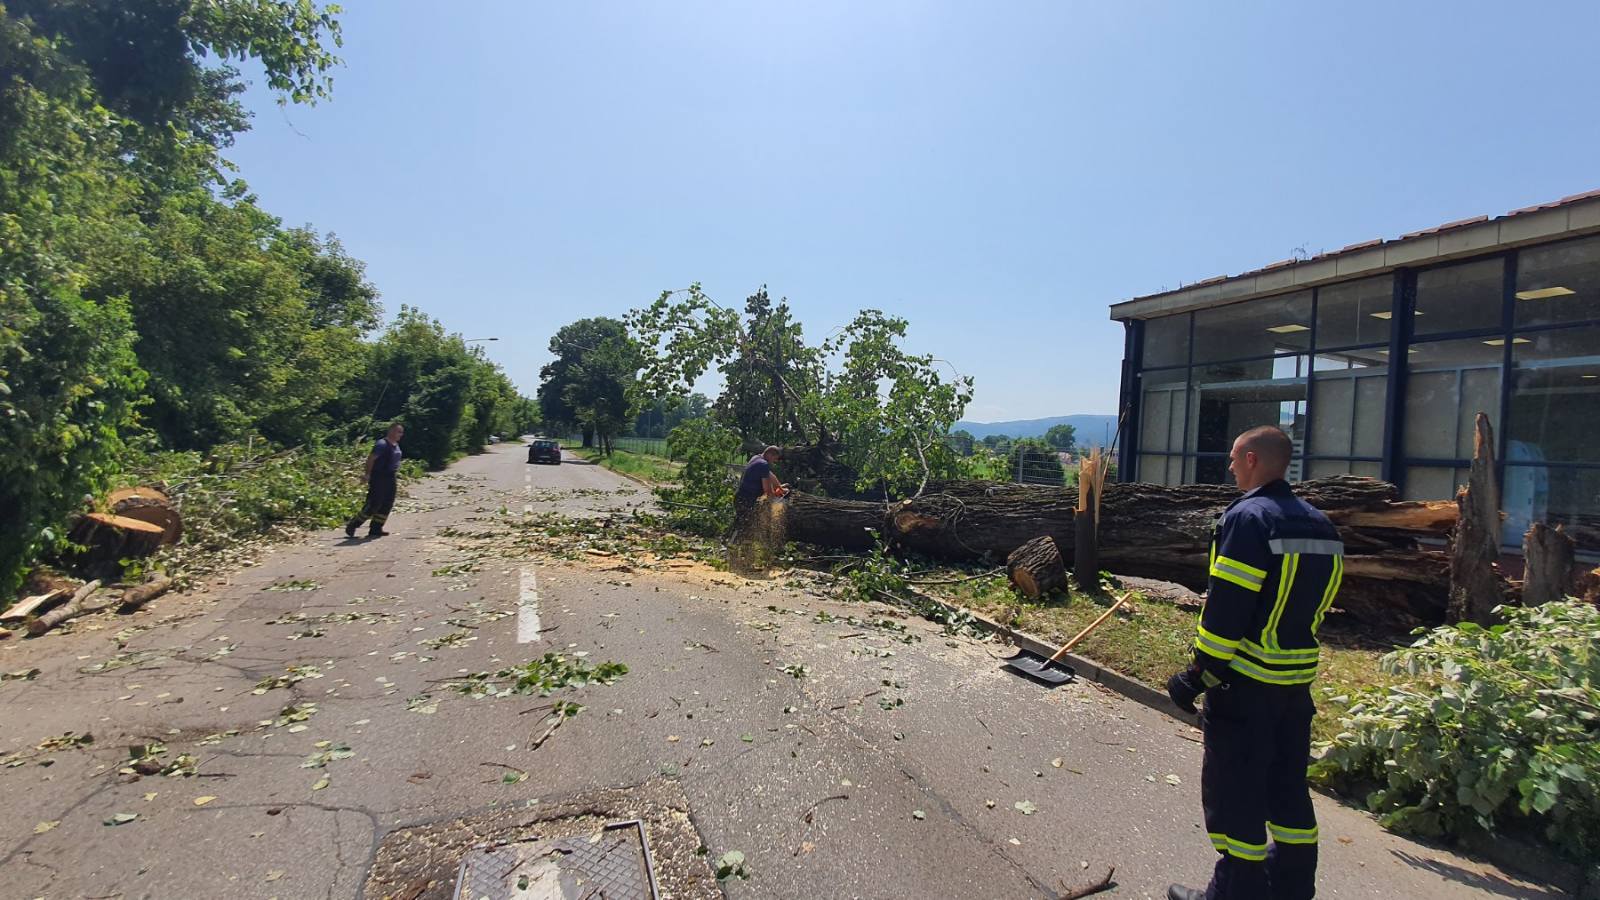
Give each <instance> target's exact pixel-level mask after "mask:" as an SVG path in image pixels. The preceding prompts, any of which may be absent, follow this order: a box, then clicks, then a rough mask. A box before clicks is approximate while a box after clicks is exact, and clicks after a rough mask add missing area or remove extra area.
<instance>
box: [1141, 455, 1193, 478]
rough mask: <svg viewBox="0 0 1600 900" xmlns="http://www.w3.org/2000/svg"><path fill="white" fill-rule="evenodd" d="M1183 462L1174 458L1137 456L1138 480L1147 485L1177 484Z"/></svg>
mask: <svg viewBox="0 0 1600 900" xmlns="http://www.w3.org/2000/svg"><path fill="white" fill-rule="evenodd" d="M1182 467H1183V460H1182V459H1181V458H1179V457H1176V456H1158V455H1155V454H1150V453H1141V454H1139V480H1140V481H1143V482H1145V483H1147V484H1177V483H1178V481H1177V479H1178V477H1179V473H1180V471H1181V469H1182Z"/></svg>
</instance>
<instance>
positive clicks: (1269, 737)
mask: <svg viewBox="0 0 1600 900" xmlns="http://www.w3.org/2000/svg"><path fill="white" fill-rule="evenodd" d="M1293 453H1294V445H1293V443H1292V442H1291V441H1290V439H1289V436H1288V435H1286V434H1284V433H1283V431H1281V430H1280V429H1277V428H1273V427H1271V426H1264V427H1261V428H1255V429H1252V430H1250V431H1247V432H1245V433H1244V434H1242V435H1240V436H1239V437H1238V439H1237V440H1235V441H1234V443H1233V450H1232V452H1231V453H1230V454H1229V466H1228V469H1229V471H1231V472H1232V473H1233V476H1234V479H1235V481H1237V482H1238V485H1239V488H1240V489H1241V490H1243V491H1244V496H1242V497H1240V498H1239V499H1238V500H1236V501H1234V502H1233V504H1232V505H1231V506H1229V507H1228V509H1227V511H1226V512H1224V513H1223V515H1222V518H1221V519H1220V520H1218V523H1217V528H1216V533H1215V535H1214V537H1213V540H1212V544H1211V569H1210V587H1209V589H1208V591H1207V595H1206V603H1205V609H1204V610H1203V611H1202V612H1201V614H1200V626H1199V632H1198V635H1197V636H1196V639H1195V653H1194V662H1193V663H1192V664H1191V665H1190V666H1189V668H1187V669H1185V670H1184V671H1182V672H1179V673H1178V674H1176V675H1174V676H1172V679H1171V680H1170V681H1168V682H1167V693H1168V695H1169V696H1171V698H1172V702H1173V703H1175V704H1177V705H1178V706H1179V707H1180V708H1182V709H1184V710H1186V711H1188V712H1191V713H1192V712H1194V711H1195V706H1194V702H1195V700H1196V699H1197V698H1198V697H1199V696H1200V695H1201V694H1205V710H1204V712H1202V713H1201V714H1200V723H1201V727H1202V729H1203V730H1204V732H1205V757H1204V762H1203V763H1202V768H1201V774H1200V796H1201V802H1202V804H1203V806H1204V808H1205V823H1206V832H1207V833H1208V835H1209V836H1210V838H1211V845H1212V846H1213V847H1214V848H1215V849H1216V851H1217V853H1218V855H1219V858H1218V859H1217V865H1216V868H1215V870H1214V871H1213V873H1212V876H1211V883H1210V884H1209V885H1208V886H1207V887H1206V889H1205V890H1203V891H1201V890H1196V889H1194V888H1188V887H1184V886H1182V885H1176V884H1175V885H1173V886H1172V887H1171V888H1169V889H1168V891H1167V896H1168V897H1169V898H1170V900H1202V898H1204V900H1256V898H1270V900H1309V898H1311V897H1312V896H1314V895H1315V894H1316V872H1317V820H1316V815H1315V813H1314V812H1313V810H1312V806H1311V792H1310V790H1309V789H1308V788H1307V786H1306V765H1307V762H1308V760H1309V758H1310V754H1311V716H1312V712H1313V707H1312V701H1311V682H1312V681H1313V680H1314V679H1315V678H1316V675H1317V656H1318V645H1317V638H1316V634H1317V627H1318V626H1319V625H1321V624H1322V618H1323V616H1324V615H1326V614H1327V612H1328V608H1329V606H1331V605H1332V603H1333V600H1334V597H1335V596H1336V595H1337V594H1338V592H1339V580H1340V577H1341V576H1342V574H1343V572H1344V546H1343V544H1342V543H1341V542H1340V540H1339V533H1338V531H1337V530H1336V529H1335V528H1334V527H1333V524H1332V523H1330V522H1329V521H1328V519H1327V517H1326V516H1324V515H1323V514H1322V513H1320V512H1318V511H1317V510H1316V509H1315V508H1313V507H1312V506H1311V505H1310V504H1308V503H1306V502H1305V501H1304V500H1301V499H1300V498H1298V497H1296V496H1295V495H1294V492H1293V490H1291V489H1290V487H1289V484H1288V482H1287V481H1285V480H1284V478H1285V475H1286V474H1287V472H1288V467H1289V460H1290V457H1291V456H1292V455H1293ZM1269 839H1270V843H1269Z"/></svg>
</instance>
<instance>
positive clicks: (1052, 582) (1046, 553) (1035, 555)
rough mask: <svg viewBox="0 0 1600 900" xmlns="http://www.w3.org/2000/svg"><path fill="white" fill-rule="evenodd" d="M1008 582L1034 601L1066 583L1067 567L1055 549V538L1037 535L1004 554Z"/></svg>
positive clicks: (1064, 585)
mask: <svg viewBox="0 0 1600 900" xmlns="http://www.w3.org/2000/svg"><path fill="white" fill-rule="evenodd" d="M1006 568H1007V569H1008V570H1009V571H1010V575H1011V583H1012V584H1014V585H1016V586H1017V590H1019V591H1021V592H1022V593H1023V595H1024V596H1026V597H1027V598H1028V599H1029V600H1037V599H1039V598H1040V597H1043V596H1045V595H1047V594H1049V593H1051V592H1052V591H1058V590H1060V589H1061V588H1064V587H1066V586H1067V567H1066V564H1065V563H1063V562H1062V561H1061V551H1060V550H1058V549H1056V540H1055V538H1053V537H1051V536H1049V535H1048V534H1047V535H1044V536H1042V537H1036V538H1034V539H1033V540H1031V541H1029V542H1027V543H1026V544H1023V545H1022V546H1021V547H1018V548H1017V549H1015V550H1013V551H1011V555H1010V556H1008V557H1006Z"/></svg>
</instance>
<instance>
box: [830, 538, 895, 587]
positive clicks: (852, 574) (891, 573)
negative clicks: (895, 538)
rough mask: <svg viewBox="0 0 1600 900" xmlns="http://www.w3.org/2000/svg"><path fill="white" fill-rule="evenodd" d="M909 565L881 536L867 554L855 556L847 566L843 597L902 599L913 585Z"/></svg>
mask: <svg viewBox="0 0 1600 900" xmlns="http://www.w3.org/2000/svg"><path fill="white" fill-rule="evenodd" d="M906 574H907V567H906V564H905V563H904V562H902V561H901V560H900V559H898V558H897V557H895V556H894V555H892V554H891V553H890V552H889V549H888V548H887V547H885V546H884V543H883V541H882V540H881V539H879V540H878V541H877V542H876V543H875V544H874V545H873V547H872V550H871V551H870V552H868V553H867V555H866V556H864V557H862V558H861V559H859V560H852V561H851V563H850V565H849V566H848V568H845V570H844V576H845V581H844V584H843V585H842V586H841V595H842V596H841V599H844V600H859V601H861V602H864V603H866V602H874V601H876V602H882V601H885V600H887V601H889V602H900V601H903V599H904V598H905V596H906V589H907V588H908V587H910V584H909V582H907V581H906Z"/></svg>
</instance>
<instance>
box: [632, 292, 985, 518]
mask: <svg viewBox="0 0 1600 900" xmlns="http://www.w3.org/2000/svg"><path fill="white" fill-rule="evenodd" d="M628 323H629V327H630V328H631V329H632V331H633V333H634V334H635V336H636V339H637V340H638V343H639V346H640V347H641V348H642V350H643V354H644V366H643V369H642V372H641V375H640V383H641V387H642V388H643V390H644V391H645V392H646V393H647V395H650V396H658V397H659V396H683V395H685V394H686V393H687V392H688V391H689V389H690V387H691V386H692V385H693V384H694V383H695V382H696V381H697V380H698V379H699V378H700V376H701V375H703V374H704V373H705V372H706V371H707V370H708V369H709V368H711V367H712V366H716V367H717V369H718V371H719V372H720V373H721V374H722V376H723V378H724V388H723V393H722V395H721V396H719V397H718V398H717V400H716V402H715V403H714V404H713V413H712V418H713V420H714V424H716V425H717V426H719V427H721V428H722V429H725V430H727V431H731V432H733V433H735V434H737V435H738V436H739V438H740V440H741V442H742V443H743V444H744V445H745V446H746V447H747V448H751V447H758V446H760V445H761V444H764V443H779V444H787V443H791V442H794V443H799V444H802V445H806V446H804V447H801V448H795V449H792V450H791V452H790V453H789V454H788V456H786V465H791V466H793V465H797V464H800V463H802V462H804V463H805V464H806V465H807V466H809V468H810V470H811V471H812V472H813V473H815V474H816V475H817V476H818V477H819V480H820V481H822V483H823V484H828V483H832V484H834V485H836V486H838V487H839V488H841V489H843V490H845V491H851V490H870V491H875V492H882V493H885V494H887V495H906V494H911V493H916V492H919V491H920V490H922V488H923V487H924V486H925V485H926V484H927V482H928V481H929V480H930V479H931V478H939V477H948V476H951V475H953V474H954V473H955V472H956V470H957V467H956V462H955V460H956V456H955V454H954V453H953V452H952V451H951V450H950V449H949V447H948V446H947V444H946V442H945V440H944V436H945V435H946V434H948V433H949V430H950V427H951V426H952V425H953V424H954V423H955V422H956V420H957V419H959V418H960V416H961V412H962V411H963V410H964V409H965V408H966V404H967V402H968V401H969V400H970V399H971V396H972V382H971V379H968V378H965V377H963V376H959V375H957V376H955V377H954V378H953V379H948V380H947V379H946V377H945V373H944V372H942V371H941V368H940V365H939V363H938V361H937V360H935V359H934V358H933V357H932V356H928V355H915V354H909V353H906V352H905V350H904V349H903V348H902V347H901V341H902V340H903V339H904V337H905V333H906V322H905V321H904V320H903V319H898V318H895V317H892V316H886V315H884V314H883V313H880V312H878V311H876V310H866V311H863V312H862V313H860V314H859V315H857V317H856V318H855V319H854V320H853V321H851V322H850V323H849V324H848V325H846V326H845V327H843V328H841V329H839V330H838V331H837V332H836V333H835V334H834V335H832V336H830V337H829V338H828V339H827V340H825V341H823V342H822V343H821V344H819V345H817V346H815V347H812V346H808V345H806V344H805V343H804V341H803V339H802V335H801V331H800V326H799V324H798V323H797V322H795V321H794V320H793V318H792V316H791V315H790V313H789V309H788V304H787V303H786V302H784V301H778V302H777V303H773V302H772V300H771V298H770V297H769V296H768V294H767V292H766V290H765V289H763V290H761V291H758V292H757V293H756V294H753V295H752V296H751V297H750V298H749V299H748V300H747V301H746V303H745V311H744V314H743V315H741V314H739V313H738V312H735V311H734V310H731V309H728V308H727V307H724V306H722V305H721V304H718V303H716V302H715V301H714V300H712V299H711V298H710V297H709V296H707V295H706V294H705V293H704V291H702V290H701V288H700V286H699V285H692V286H691V287H689V288H688V289H687V290H684V291H667V292H664V293H663V294H662V295H661V296H660V297H659V298H658V299H657V300H656V302H655V303H654V304H652V305H651V306H649V307H646V308H644V309H640V310H635V311H634V312H632V313H630V314H629V316H628Z"/></svg>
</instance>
